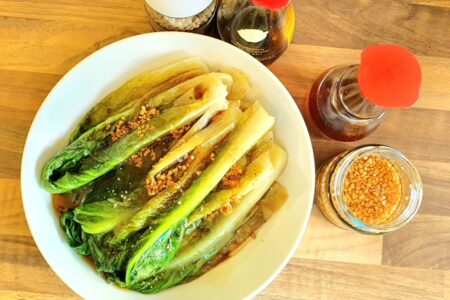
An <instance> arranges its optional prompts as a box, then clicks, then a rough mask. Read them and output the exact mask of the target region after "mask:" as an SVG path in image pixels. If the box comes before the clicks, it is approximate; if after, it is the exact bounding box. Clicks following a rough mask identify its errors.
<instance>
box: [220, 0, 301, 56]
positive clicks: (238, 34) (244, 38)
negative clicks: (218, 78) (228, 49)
mask: <svg viewBox="0 0 450 300" xmlns="http://www.w3.org/2000/svg"><path fill="white" fill-rule="evenodd" d="M294 26H295V12H294V7H293V5H292V3H291V1H289V0H275V1H274V0H222V1H221V3H220V5H219V8H218V12H217V29H218V31H219V34H220V37H221V38H222V40H224V41H226V42H228V43H231V44H233V45H234V46H236V47H238V48H240V49H242V50H244V51H246V52H247V53H249V54H251V55H252V56H254V57H255V58H256V59H258V60H259V61H261V62H262V63H264V64H270V63H272V62H273V61H275V60H276V59H277V58H278V57H279V56H280V55H281V54H282V53H283V52H284V51H285V50H286V48H287V47H288V45H289V43H290V42H291V40H292V36H293V32H294Z"/></svg>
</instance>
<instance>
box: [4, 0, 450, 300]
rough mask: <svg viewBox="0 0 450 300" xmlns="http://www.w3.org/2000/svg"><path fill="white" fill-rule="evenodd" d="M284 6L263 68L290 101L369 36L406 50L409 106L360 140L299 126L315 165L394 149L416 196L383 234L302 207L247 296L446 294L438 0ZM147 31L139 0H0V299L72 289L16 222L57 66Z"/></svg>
mask: <svg viewBox="0 0 450 300" xmlns="http://www.w3.org/2000/svg"><path fill="white" fill-rule="evenodd" d="M294 4H295V7H296V14H297V21H296V31H295V35H294V43H293V44H292V45H291V46H290V47H289V49H288V51H287V52H286V53H285V54H284V55H283V56H282V57H281V58H280V59H279V60H278V61H276V62H275V63H274V64H273V65H272V66H270V69H271V70H272V71H273V72H274V73H275V74H276V75H277V76H278V77H279V78H280V79H281V81H282V82H283V83H284V84H285V85H286V86H287V88H288V89H289V91H290V92H291V94H292V95H293V96H294V98H295V100H296V102H297V104H298V106H299V108H300V109H301V110H303V108H304V104H305V98H306V95H307V93H308V90H309V87H310V86H311V84H312V82H313V81H314V79H315V78H316V77H317V76H318V75H319V74H320V73H321V72H322V71H324V70H325V69H327V68H329V67H331V66H334V65H337V64H349V63H358V60H359V54H360V50H361V49H362V48H364V47H365V46H367V45H369V44H373V43H382V44H386V43H396V44H401V45H404V46H406V47H408V48H409V49H411V50H412V51H413V52H414V53H415V54H417V55H418V57H419V60H420V62H421V64H422V67H423V73H424V82H423V88H422V93H421V98H420V101H419V102H418V103H417V104H416V105H415V107H414V108H411V109H406V110H395V111H392V112H390V113H389V114H388V116H387V118H386V120H385V121H384V122H383V124H382V125H381V127H380V128H379V129H378V130H377V131H376V132H375V133H374V134H373V135H371V136H370V137H368V138H366V139H364V140H362V141H360V142H356V143H339V142H334V141H329V140H325V139H323V138H321V137H319V136H318V135H317V134H316V133H314V132H311V135H312V141H313V146H314V152H315V156H316V163H317V164H320V163H321V162H322V161H323V160H324V159H326V158H327V157H330V156H331V155H333V154H336V153H339V152H340V151H343V150H346V149H350V148H353V147H355V146H357V145H362V144H369V143H382V144H386V145H389V146H392V147H395V148H397V149H399V150H401V151H403V152H404V153H405V154H406V155H407V156H408V157H409V158H410V159H411V160H412V161H413V163H414V164H415V165H416V166H417V168H418V169H419V172H420V173H421V175H422V179H423V182H424V189H425V192H424V194H425V195H424V200H423V205H422V208H421V209H420V211H419V214H418V215H417V217H416V218H415V219H414V220H413V221H412V223H411V224H409V225H408V226H406V227H405V228H404V229H401V230H399V231H398V232H395V233H393V234H390V235H387V236H384V237H380V236H361V235H357V234H355V233H352V232H349V231H345V230H341V229H339V228H336V227H334V226H333V225H331V224H329V223H328V222H327V221H326V220H325V219H324V218H323V217H322V216H321V215H320V213H319V211H318V210H317V208H314V209H313V213H312V217H311V220H310V224H309V226H308V230H307V232H306V235H305V238H304V240H303V242H302V244H301V246H300V248H299V249H298V251H297V253H296V254H295V257H294V258H292V259H291V261H290V263H289V265H288V266H287V267H286V268H285V269H284V271H283V272H282V273H281V274H280V276H278V278H277V279H276V280H275V281H274V282H273V283H272V284H271V285H270V286H269V287H267V288H266V289H265V290H264V291H263V292H262V293H261V294H260V295H259V296H258V297H257V298H259V299H450V271H449V269H450V0H360V1H357V0H341V1H332V0H303V1H296V0H294ZM148 31H150V28H149V25H148V22H147V17H146V14H145V11H144V8H143V0H129V1H121V0H98V1H83V0H29V1H21V0H0V118H1V120H2V122H0V141H1V142H0V298H1V299H61V298H65V299H69V298H78V297H77V296H76V295H75V293H74V292H72V291H71V290H70V289H69V288H68V287H67V286H66V285H65V284H64V283H62V282H61V280H60V279H59V278H58V277H57V276H56V275H55V274H54V273H53V271H52V270H51V269H50V268H49V266H48V265H47V264H46V262H45V261H44V259H43V258H42V256H41V254H40V253H39V250H38V249H37V248H36V246H35V244H34V241H33V239H32V237H31V235H30V232H29V230H28V227H27V224H26V221H25V217H24V214H23V209H22V204H21V195H20V181H19V175H20V160H21V154H22V149H23V145H24V142H25V138H26V135H27V132H28V128H29V127H30V124H31V121H32V119H33V117H34V115H35V113H36V111H37V110H38V108H39V106H40V104H41V103H42V101H43V100H44V99H45V97H46V95H47V93H48V92H49V91H50V90H51V88H52V87H53V85H54V84H55V83H56V82H57V81H58V80H59V79H60V78H61V76H62V75H63V74H64V73H66V72H67V71H68V70H69V69H70V68H72V67H73V66H74V65H76V64H77V63H78V62H79V61H80V60H82V59H83V58H84V57H86V56H87V55H88V54H90V53H92V52H94V51H96V50H97V49H99V48H101V47H103V46H105V45H107V44H110V43H111V42H114V41H116V40H119V39H122V38H125V37H128V36H132V35H135V34H139V33H144V32H148ZM286 230H289V228H286ZM268 257H270V253H269V254H268Z"/></svg>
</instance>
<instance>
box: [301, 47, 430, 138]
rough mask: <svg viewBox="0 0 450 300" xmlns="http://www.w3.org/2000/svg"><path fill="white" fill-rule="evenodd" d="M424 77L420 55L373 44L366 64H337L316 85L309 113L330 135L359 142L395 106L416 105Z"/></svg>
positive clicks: (367, 51)
mask: <svg viewBox="0 0 450 300" xmlns="http://www.w3.org/2000/svg"><path fill="white" fill-rule="evenodd" d="M421 80H422V75H421V69H420V65H419V63H418V61H417V59H416V58H415V56H414V55H413V54H412V53H411V52H409V51H408V50H407V49H404V48H402V47H400V46H395V45H387V46H370V47H368V48H367V49H365V50H364V51H363V52H362V56H361V64H360V65H347V66H337V67H333V68H331V69H329V70H327V71H326V72H324V73H323V74H322V75H321V76H320V77H319V78H318V79H317V80H316V82H315V83H314V84H313V86H312V88H311V91H310V94H309V97H308V101H307V106H308V112H309V115H310V118H311V120H312V121H313V123H314V124H315V125H316V127H317V128H318V129H319V130H320V132H321V133H323V134H324V135H325V136H326V137H328V138H331V139H335V140H339V141H356V140H360V139H362V138H364V137H366V136H367V135H369V134H370V133H372V132H373V131H374V130H375V129H376V128H377V127H378V126H379V125H380V123H381V121H382V120H383V118H384V116H385V113H386V111H387V110H388V109H390V108H400V107H410V106H412V105H413V104H414V103H415V102H416V101H417V99H418V97H419V90H420V84H421Z"/></svg>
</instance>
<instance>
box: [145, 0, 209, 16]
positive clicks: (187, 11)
mask: <svg viewBox="0 0 450 300" xmlns="http://www.w3.org/2000/svg"><path fill="white" fill-rule="evenodd" d="M145 1H146V2H147V4H148V5H149V6H150V7H151V8H153V9H154V10H155V11H157V12H158V13H160V14H162V15H164V16H167V17H171V18H188V17H192V16H195V15H196V14H198V13H200V12H202V11H204V10H205V9H206V8H207V7H208V6H209V5H210V4H211V2H213V0H182V1H180V0H145Z"/></svg>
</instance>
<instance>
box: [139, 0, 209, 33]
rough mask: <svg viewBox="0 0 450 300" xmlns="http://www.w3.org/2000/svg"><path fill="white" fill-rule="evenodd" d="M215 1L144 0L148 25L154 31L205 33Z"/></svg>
mask: <svg viewBox="0 0 450 300" xmlns="http://www.w3.org/2000/svg"><path fill="white" fill-rule="evenodd" d="M216 7H217V0H183V1H178V0H145V9H146V11H147V14H148V16H149V20H150V25H151V26H152V28H153V30H155V31H167V30H168V31H190V32H197V33H207V32H208V28H209V26H210V25H211V21H212V19H213V17H214V14H215V11H216Z"/></svg>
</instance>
